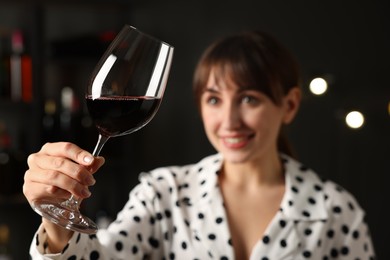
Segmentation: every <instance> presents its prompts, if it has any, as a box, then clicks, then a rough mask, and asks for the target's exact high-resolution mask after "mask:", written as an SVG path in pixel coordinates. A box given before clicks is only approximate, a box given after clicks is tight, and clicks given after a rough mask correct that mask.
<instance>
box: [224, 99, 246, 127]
mask: <svg viewBox="0 0 390 260" xmlns="http://www.w3.org/2000/svg"><path fill="white" fill-rule="evenodd" d="M223 110H224V111H223V119H222V120H223V121H222V125H223V127H224V128H225V129H226V130H235V129H238V128H240V127H241V125H242V115H241V110H240V108H239V106H237V105H236V104H234V103H226V104H225V106H224V109H223Z"/></svg>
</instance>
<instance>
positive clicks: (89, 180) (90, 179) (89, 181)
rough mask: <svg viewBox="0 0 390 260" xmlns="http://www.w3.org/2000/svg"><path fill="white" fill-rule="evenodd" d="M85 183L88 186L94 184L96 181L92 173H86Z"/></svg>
mask: <svg viewBox="0 0 390 260" xmlns="http://www.w3.org/2000/svg"><path fill="white" fill-rule="evenodd" d="M85 183H86V184H87V185H88V186H91V185H94V184H95V183H96V180H95V178H93V177H92V175H87V177H85Z"/></svg>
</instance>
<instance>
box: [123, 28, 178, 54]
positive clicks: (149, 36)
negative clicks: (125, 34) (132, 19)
mask: <svg viewBox="0 0 390 260" xmlns="http://www.w3.org/2000/svg"><path fill="white" fill-rule="evenodd" d="M123 27H124V28H128V29H132V30H135V31H137V32H138V33H139V34H141V35H143V36H145V37H148V38H151V39H152V40H155V41H158V42H161V43H162V44H165V45H167V46H168V47H170V48H174V47H173V46H172V45H171V44H169V43H167V42H165V41H163V40H160V39H159V38H157V37H155V36H152V35H150V34H148V33H145V32H143V31H142V30H140V29H138V28H137V27H135V26H133V25H130V24H125V25H124V26H123Z"/></svg>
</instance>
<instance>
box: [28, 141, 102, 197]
mask: <svg viewBox="0 0 390 260" xmlns="http://www.w3.org/2000/svg"><path fill="white" fill-rule="evenodd" d="M27 163H28V166H29V169H28V170H27V171H26V173H25V176H24V185H23V193H24V195H25V196H26V198H27V200H28V201H29V202H30V204H31V203H32V202H33V201H35V200H37V199H42V198H53V197H55V198H69V196H70V195H71V194H74V195H75V196H76V197H78V198H87V197H89V196H90V195H91V193H90V192H89V190H88V186H91V185H93V184H94V183H95V179H94V178H93V175H92V174H93V173H95V172H96V171H97V170H98V169H99V168H100V167H101V166H102V165H103V163H104V158H102V157H95V158H94V157H93V156H92V155H91V154H90V153H89V152H87V151H85V150H83V149H81V148H80V147H78V146H77V145H74V144H72V143H67V142H60V143H47V144H45V145H44V146H43V147H42V149H41V150H40V151H39V152H37V153H33V154H31V155H30V156H29V157H28V159H27Z"/></svg>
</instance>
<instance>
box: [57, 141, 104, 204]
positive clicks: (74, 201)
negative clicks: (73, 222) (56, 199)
mask: <svg viewBox="0 0 390 260" xmlns="http://www.w3.org/2000/svg"><path fill="white" fill-rule="evenodd" d="M108 138H109V137H108V136H103V135H101V134H99V138H98V141H97V144H96V146H95V149H94V150H93V153H92V155H93V156H95V157H96V156H98V155H99V153H100V151H101V150H102V148H103V146H104V144H105V143H106V142H107V140H108ZM80 203H81V199H79V198H77V197H76V196H74V195H73V194H72V196H70V198H69V199H67V200H66V201H64V202H62V203H61V204H62V206H64V207H66V208H69V209H72V210H78V209H79V207H80Z"/></svg>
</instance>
